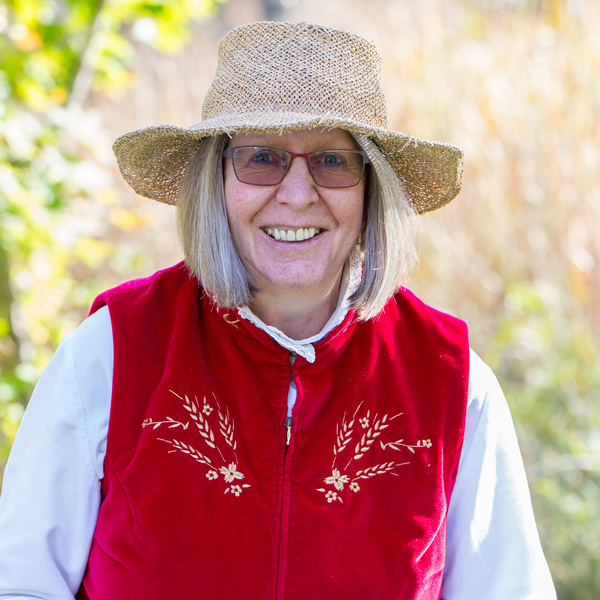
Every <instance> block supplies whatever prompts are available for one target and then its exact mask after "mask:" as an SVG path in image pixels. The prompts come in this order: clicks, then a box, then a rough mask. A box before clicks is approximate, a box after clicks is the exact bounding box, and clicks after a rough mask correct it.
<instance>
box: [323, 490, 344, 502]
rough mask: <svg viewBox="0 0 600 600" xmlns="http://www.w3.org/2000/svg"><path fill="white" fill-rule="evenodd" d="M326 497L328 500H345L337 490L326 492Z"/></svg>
mask: <svg viewBox="0 0 600 600" xmlns="http://www.w3.org/2000/svg"><path fill="white" fill-rule="evenodd" d="M325 498H326V499H327V502H335V501H336V500H339V501H340V502H343V500H342V499H341V498H340V497H339V496H338V495H337V492H333V491H331V490H329V491H328V492H327V493H326V494H325Z"/></svg>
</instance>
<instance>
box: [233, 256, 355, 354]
mask: <svg viewBox="0 0 600 600" xmlns="http://www.w3.org/2000/svg"><path fill="white" fill-rule="evenodd" d="M361 278H362V260H361V257H360V253H359V252H358V250H354V251H353V252H352V253H351V254H350V257H349V258H348V261H347V263H346V265H345V267H344V272H343V274H342V284H341V286H340V292H339V295H338V303H337V307H336V309H335V311H334V313H333V314H332V315H331V317H330V318H329V321H327V323H326V324H325V326H324V327H323V329H321V331H319V333H317V334H316V335H313V336H311V337H308V338H305V339H303V340H294V339H292V338H291V337H289V336H287V335H286V334H285V333H283V331H281V330H279V329H277V327H273V326H271V325H267V324H266V323H264V322H263V321H262V320H261V319H259V318H258V317H257V316H256V315H255V314H254V313H253V312H252V311H251V310H250V308H248V307H247V306H242V307H241V308H238V314H239V315H240V317H242V318H243V319H246V320H247V321H250V322H251V323H252V324H253V325H254V326H255V327H258V328H259V329H262V330H263V331H264V332H266V333H267V334H269V336H271V338H272V339H273V340H274V341H275V342H277V343H278V344H279V345H280V346H281V347H282V348H285V349H286V350H288V351H289V352H295V353H296V354H298V355H299V356H302V357H303V358H305V359H306V360H307V361H308V362H310V363H313V362H315V347H314V345H313V344H315V342H318V341H319V340H321V339H323V338H324V337H325V336H326V335H327V334H328V333H329V332H330V331H331V330H332V329H334V328H335V327H337V326H338V325H339V324H340V323H341V322H342V321H343V320H344V319H345V317H346V315H347V314H348V311H349V310H350V306H351V302H350V297H351V296H352V294H354V292H356V290H357V289H358V286H359V284H360V280H361Z"/></svg>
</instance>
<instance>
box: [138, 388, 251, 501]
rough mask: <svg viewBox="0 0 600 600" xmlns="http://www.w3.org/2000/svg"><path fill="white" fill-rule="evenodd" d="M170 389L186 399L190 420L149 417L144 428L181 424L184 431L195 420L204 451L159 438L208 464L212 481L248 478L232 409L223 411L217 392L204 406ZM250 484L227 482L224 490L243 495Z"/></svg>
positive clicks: (144, 423) (176, 450)
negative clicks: (239, 454)
mask: <svg viewBox="0 0 600 600" xmlns="http://www.w3.org/2000/svg"><path fill="white" fill-rule="evenodd" d="M170 391H171V393H172V394H173V395H174V396H176V397H177V398H179V399H180V400H181V401H182V403H183V408H184V409H185V411H187V414H188V416H189V418H190V421H187V422H185V423H184V422H182V421H176V420H175V419H173V418H172V417H167V418H166V419H165V420H163V421H153V420H152V419H146V420H144V421H143V423H142V427H144V428H146V427H152V429H153V430H155V429H157V428H159V427H161V426H166V427H167V428H168V429H174V428H176V427H181V428H182V429H183V430H187V429H188V427H189V425H190V423H193V424H194V425H195V426H196V428H195V429H196V431H197V432H198V434H199V436H200V440H201V441H202V442H203V443H204V445H205V446H206V447H207V448H208V449H203V450H200V448H197V447H195V446H192V445H191V444H187V443H185V442H183V441H181V440H178V439H175V438H171V439H163V438H157V439H158V440H159V441H161V442H165V443H167V444H169V445H170V446H172V448H173V450H170V451H169V452H182V453H183V454H187V455H188V456H190V457H191V458H193V459H194V460H195V461H196V462H198V463H200V464H202V465H204V466H205V467H208V471H207V473H206V478H207V479H208V480H209V481H214V480H217V479H219V478H220V476H221V475H222V476H223V482H224V484H231V483H232V482H234V481H236V480H241V479H244V477H245V475H244V474H243V473H242V472H241V471H239V470H238V465H239V461H238V457H237V452H236V448H237V442H236V440H235V423H234V421H233V419H232V418H231V417H230V416H229V410H226V411H223V410H221V407H220V406H219V403H218V402H217V399H216V397H215V396H214V394H213V401H214V406H213V405H211V404H209V403H208V402H207V399H206V397H204V398H203V399H202V407H201V405H200V402H199V401H198V399H197V398H194V399H193V400H192V399H190V398H189V397H188V396H186V395H184V396H180V395H179V394H176V393H175V392H174V391H172V390H170ZM215 406H216V411H215V408H214V407H215ZM213 412H216V415H213ZM209 419H210V421H209ZM215 420H216V421H217V424H218V429H217V430H216V433H215V429H214V421H215ZM226 456H228V459H226ZM249 487H251V486H250V485H249V484H247V483H244V484H242V485H226V487H225V489H224V491H223V493H224V494H228V493H231V495H232V496H235V497H239V496H240V494H241V493H242V491H243V490H244V489H246V488H249Z"/></svg>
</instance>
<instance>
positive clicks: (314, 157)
mask: <svg viewBox="0 0 600 600" xmlns="http://www.w3.org/2000/svg"><path fill="white" fill-rule="evenodd" d="M223 154H224V156H226V157H227V158H231V159H232V160H233V170H234V171H235V175H236V177H237V178H238V179H239V181H241V182H242V183H248V184H251V185H277V184H278V183H281V181H282V180H283V178H284V177H285V174H286V173H287V170H288V168H289V166H290V163H291V161H292V159H293V158H295V157H303V158H306V160H307V161H308V166H309V169H310V173H311V175H312V177H313V179H314V181H315V183H316V184H317V185H320V186H321V187H328V188H344V187H354V186H355V185H358V183H359V182H360V180H361V178H362V174H363V171H364V167H365V158H364V155H363V153H362V152H361V151H360V150H317V151H315V152H310V153H306V154H293V153H291V152H288V151H286V150H281V149H279V148H269V147H261V146H237V147H234V148H228V149H227V150H226V151H225V152H224V153H223Z"/></svg>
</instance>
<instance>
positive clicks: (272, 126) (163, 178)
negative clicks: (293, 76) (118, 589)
mask: <svg viewBox="0 0 600 600" xmlns="http://www.w3.org/2000/svg"><path fill="white" fill-rule="evenodd" d="M313 128H341V129H344V130H346V131H350V132H354V133H361V134H364V135H365V136H367V137H369V138H370V139H372V140H373V142H374V143H375V144H376V145H377V146H378V147H379V148H380V149H381V150H382V152H383V153H384V155H385V158H386V159H387V161H388V163H389V164H390V166H391V167H392V169H393V170H394V172H395V173H396V175H397V176H398V179H399V180H400V182H401V184H402V187H403V189H404V191H405V193H406V195H407V197H408V199H409V201H410V202H411V203H412V205H413V206H414V208H415V210H416V211H417V212H419V213H425V212H428V211H431V210H435V209H437V208H440V207H442V206H444V205H445V204H447V203H448V202H450V200H452V199H453V198H454V197H455V196H456V195H457V194H458V193H459V191H460V188H461V185H462V165H463V152H462V150H461V149H460V148H458V147H456V146H454V145H452V144H446V143H443V142H434V141H431V140H425V139H420V138H416V137H413V136H410V135H407V134H404V133H398V132H395V131H391V130H388V129H382V128H378V127H372V126H368V125H364V124H361V123H356V122H350V121H343V120H340V118H339V116H337V117H334V116H327V115H312V114H304V113H297V112H277V111H273V112H269V113H265V112H264V111H262V112H260V113H255V114H235V115H225V116H220V117H216V118H212V119H207V120H205V121H201V122H199V123H196V124H195V125H192V126H190V127H185V128H184V127H176V126H172V125H158V126H153V127H147V128H144V129H139V130H136V131H132V132H130V133H127V134H125V135H123V136H121V137H119V138H118V139H117V140H116V142H115V143H114V146H113V150H114V153H115V155H116V158H117V163H118V166H119V169H120V170H121V173H122V175H123V178H124V179H125V181H127V183H128V184H129V185H130V186H131V187H132V188H133V189H134V190H135V192H137V193H138V194H140V195H141V196H145V197H147V198H151V199H153V200H157V201H159V202H163V203H165V204H172V205H174V204H176V203H177V198H178V195H179V187H180V184H181V180H182V178H183V175H184V173H185V170H186V168H187V165H188V162H189V160H190V158H191V156H192V155H193V154H194V153H195V152H196V151H197V149H198V148H199V145H200V140H202V138H205V137H207V136H215V135H219V134H227V135H230V136H231V135H234V134H236V133H251V132H259V133H271V132H284V131H294V130H299V129H313Z"/></svg>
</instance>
